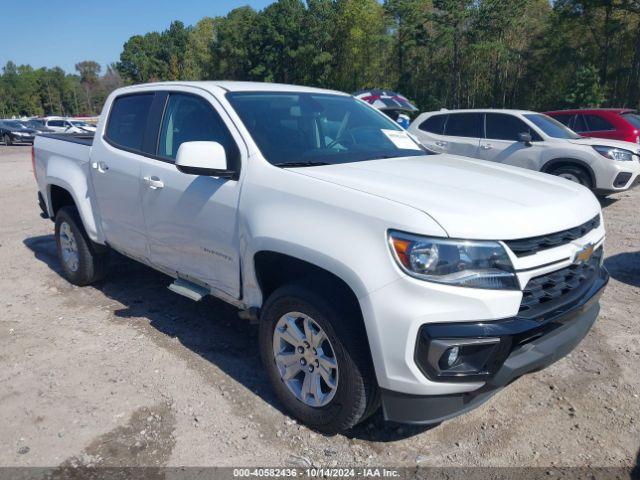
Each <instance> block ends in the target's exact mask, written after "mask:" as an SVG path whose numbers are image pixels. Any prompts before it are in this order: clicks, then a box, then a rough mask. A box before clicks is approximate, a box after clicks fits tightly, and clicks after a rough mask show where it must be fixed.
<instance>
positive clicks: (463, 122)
mask: <svg viewBox="0 0 640 480" xmlns="http://www.w3.org/2000/svg"><path fill="white" fill-rule="evenodd" d="M408 130H409V132H411V133H412V134H413V135H415V136H416V137H417V138H418V140H419V141H420V142H421V143H422V144H423V145H424V146H425V147H426V148H428V149H429V150H431V151H433V152H436V153H448V154H453V155H461V156H464V157H471V158H477V159H480V160H489V161H492V162H499V163H504V164H506V165H514V166H517V167H523V168H528V169H530V170H537V171H540V172H545V173H550V174H552V175H558V176H560V177H564V178H566V179H568V180H571V181H574V182H577V183H580V184H581V185H584V186H585V187H587V188H589V189H591V190H592V191H594V193H596V194H599V195H607V194H610V193H615V192H620V191H624V190H627V189H628V188H630V187H631V186H632V185H634V184H635V183H636V179H637V178H638V174H640V161H639V158H638V155H639V153H640V149H639V147H638V145H637V144H634V143H629V142H621V141H617V140H607V139H603V138H582V137H581V136H580V135H578V134H577V133H574V132H573V131H572V130H570V129H569V128H567V127H566V126H564V125H563V124H561V123H560V122H558V121H557V120H554V119H553V118H551V117H549V116H547V115H544V114H541V113H536V112H530V111H525V110H441V111H439V112H428V113H423V114H421V115H419V116H418V117H417V118H416V119H415V120H414V121H413V123H412V124H411V125H410V126H409V129H408Z"/></svg>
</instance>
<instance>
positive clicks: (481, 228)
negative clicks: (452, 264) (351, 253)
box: [295, 155, 600, 240]
mask: <svg viewBox="0 0 640 480" xmlns="http://www.w3.org/2000/svg"><path fill="white" fill-rule="evenodd" d="M295 171H296V172H297V173H300V174H303V175H306V176H310V177H313V178H316V179H318V180H323V181H326V182H331V183H334V184H337V185H341V186H344V187H347V188H352V189H354V190H358V191H362V192H366V193H369V194H372V195H376V196H379V197H383V198H386V199H389V200H392V201H395V202H399V203H403V204H406V205H409V206H411V207H413V208H417V209H419V210H421V211H423V212H424V213H426V214H427V215H429V216H430V217H432V218H433V219H434V220H435V221H436V222H438V223H439V224H440V225H441V226H442V228H443V229H444V230H445V231H446V232H447V234H448V235H449V236H450V237H455V238H465V239H473V240H481V239H483V240H511V239H516V238H528V237H533V236H538V235H545V234H548V233H553V232H558V231H561V230H566V229H568V228H572V227H575V226H578V225H580V224H582V223H584V222H586V221H588V220H590V219H591V218H593V217H594V216H595V215H596V214H598V213H599V212H600V204H599V203H598V201H597V200H596V198H595V196H594V195H593V194H592V193H591V192H590V191H589V190H588V189H586V188H584V187H582V186H580V185H578V184H575V183H572V182H570V181H568V180H565V179H563V178H559V177H554V176H551V175H548V174H545V173H539V172H534V171H531V170H525V169H523V168H518V167H511V166H505V165H500V164H497V163H492V162H485V161H481V160H473V159H468V158H464V157H458V156H453V155H429V156H420V157H403V158H391V159H384V160H372V161H366V162H354V163H347V164H340V165H327V166H318V167H306V168H299V169H298V168H296V169H295ZM416 228H419V227H418V226H417V227H416Z"/></svg>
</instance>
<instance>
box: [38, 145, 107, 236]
mask: <svg viewBox="0 0 640 480" xmlns="http://www.w3.org/2000/svg"><path fill="white" fill-rule="evenodd" d="M34 153H35V175H36V180H37V183H38V190H39V191H40V193H41V194H42V196H43V198H44V200H45V203H46V206H47V211H48V213H49V216H50V217H53V215H54V211H53V204H52V199H51V187H52V186H54V185H55V186H58V187H61V188H64V189H65V190H67V191H68V192H69V193H70V194H71V196H72V197H73V199H74V202H75V204H76V206H77V208H78V212H79V213H80V217H81V218H82V222H83V224H84V227H85V230H86V231H87V235H88V236H89V238H90V239H91V240H93V241H94V242H97V243H103V241H104V239H103V236H102V233H101V232H100V231H99V228H98V222H97V218H96V214H97V212H96V211H95V208H94V206H93V203H92V198H93V195H92V193H91V181H90V171H89V169H90V160H91V147H89V146H87V145H82V144H79V143H72V142H66V141H64V140H59V139H56V138H48V137H46V136H37V137H36V140H35V144H34Z"/></svg>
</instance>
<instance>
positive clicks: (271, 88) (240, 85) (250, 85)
mask: <svg viewBox="0 0 640 480" xmlns="http://www.w3.org/2000/svg"><path fill="white" fill-rule="evenodd" d="M163 86H174V87H175V86H185V87H196V88H201V89H204V90H212V89H214V88H215V87H217V88H221V89H223V90H226V91H228V92H292V93H294V92H295V93H303V92H307V93H330V94H335V95H347V94H346V93H344V92H339V91H336V90H325V89H322V88H315V87H305V86H302V85H287V84H284V83H268V82H234V81H229V80H222V81H205V82H182V81H177V82H157V83H143V84H139V85H132V86H130V87H124V88H123V89H122V90H129V91H131V90H138V89H147V88H151V89H153V88H161V87H163Z"/></svg>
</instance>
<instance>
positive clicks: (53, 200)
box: [46, 178, 103, 243]
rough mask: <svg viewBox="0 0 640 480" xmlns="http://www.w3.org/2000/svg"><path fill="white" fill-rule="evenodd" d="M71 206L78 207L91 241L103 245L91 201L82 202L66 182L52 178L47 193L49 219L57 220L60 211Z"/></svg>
mask: <svg viewBox="0 0 640 480" xmlns="http://www.w3.org/2000/svg"><path fill="white" fill-rule="evenodd" d="M69 205H71V206H74V207H76V209H77V210H78V214H79V215H80V219H81V220H82V225H83V227H84V229H85V231H86V232H87V235H88V236H89V238H90V239H91V241H93V242H96V243H103V242H101V241H100V236H99V233H98V229H97V226H96V221H95V219H94V216H93V209H92V207H91V205H90V204H89V201H88V200H86V201H85V202H81V201H80V199H79V198H78V195H77V194H76V192H75V189H74V188H72V186H71V185H70V184H69V183H67V182H66V181H64V180H62V179H60V178H50V179H49V182H48V183H47V191H46V206H47V214H48V215H49V218H51V219H55V216H56V213H57V212H58V210H60V208H62V207H64V206H69Z"/></svg>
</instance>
